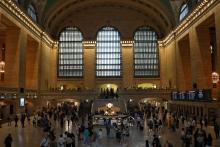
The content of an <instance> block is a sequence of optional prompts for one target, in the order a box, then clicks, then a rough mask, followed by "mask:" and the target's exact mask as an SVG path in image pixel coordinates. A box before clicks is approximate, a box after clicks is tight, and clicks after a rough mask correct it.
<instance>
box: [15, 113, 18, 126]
mask: <svg viewBox="0 0 220 147" xmlns="http://www.w3.org/2000/svg"><path fill="white" fill-rule="evenodd" d="M15 127H18V116H17V115H15Z"/></svg>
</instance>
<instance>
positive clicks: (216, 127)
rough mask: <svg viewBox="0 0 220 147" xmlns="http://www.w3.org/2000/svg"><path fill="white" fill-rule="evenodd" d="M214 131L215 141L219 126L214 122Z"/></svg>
mask: <svg viewBox="0 0 220 147" xmlns="http://www.w3.org/2000/svg"><path fill="white" fill-rule="evenodd" d="M214 131H215V136H216V139H217V138H218V137H219V125H218V124H217V123H216V122H215V124H214Z"/></svg>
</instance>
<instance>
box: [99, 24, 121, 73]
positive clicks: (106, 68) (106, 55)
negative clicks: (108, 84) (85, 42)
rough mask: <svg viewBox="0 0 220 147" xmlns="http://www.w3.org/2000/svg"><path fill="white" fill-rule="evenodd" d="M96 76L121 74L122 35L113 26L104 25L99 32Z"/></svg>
mask: <svg viewBox="0 0 220 147" xmlns="http://www.w3.org/2000/svg"><path fill="white" fill-rule="evenodd" d="M96 76H98V77H109V76H110V77H112V76H114V77H117V76H121V45H120V35H119V32H118V31H117V30H116V29H115V28H113V27H104V28H102V29H101V30H100V31H99V32H98V35H97V48H96Z"/></svg>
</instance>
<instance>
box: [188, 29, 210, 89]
mask: <svg viewBox="0 0 220 147" xmlns="http://www.w3.org/2000/svg"><path fill="white" fill-rule="evenodd" d="M198 33H199V34H198ZM208 35H209V32H208V29H207V28H201V29H199V30H198V32H197V30H196V28H192V29H191V30H190V31H189V42H190V56H191V58H190V60H191V71H192V83H197V88H210V86H211V73H210V72H211V64H210V63H211V54H210V53H209V42H210V41H209V40H210V39H209V36H208Z"/></svg>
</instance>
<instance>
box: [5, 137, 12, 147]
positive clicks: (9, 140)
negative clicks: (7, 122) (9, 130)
mask: <svg viewBox="0 0 220 147" xmlns="http://www.w3.org/2000/svg"><path fill="white" fill-rule="evenodd" d="M12 141H13V140H12V137H11V134H8V136H7V137H6V138H5V141H4V143H5V147H11V144H12Z"/></svg>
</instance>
